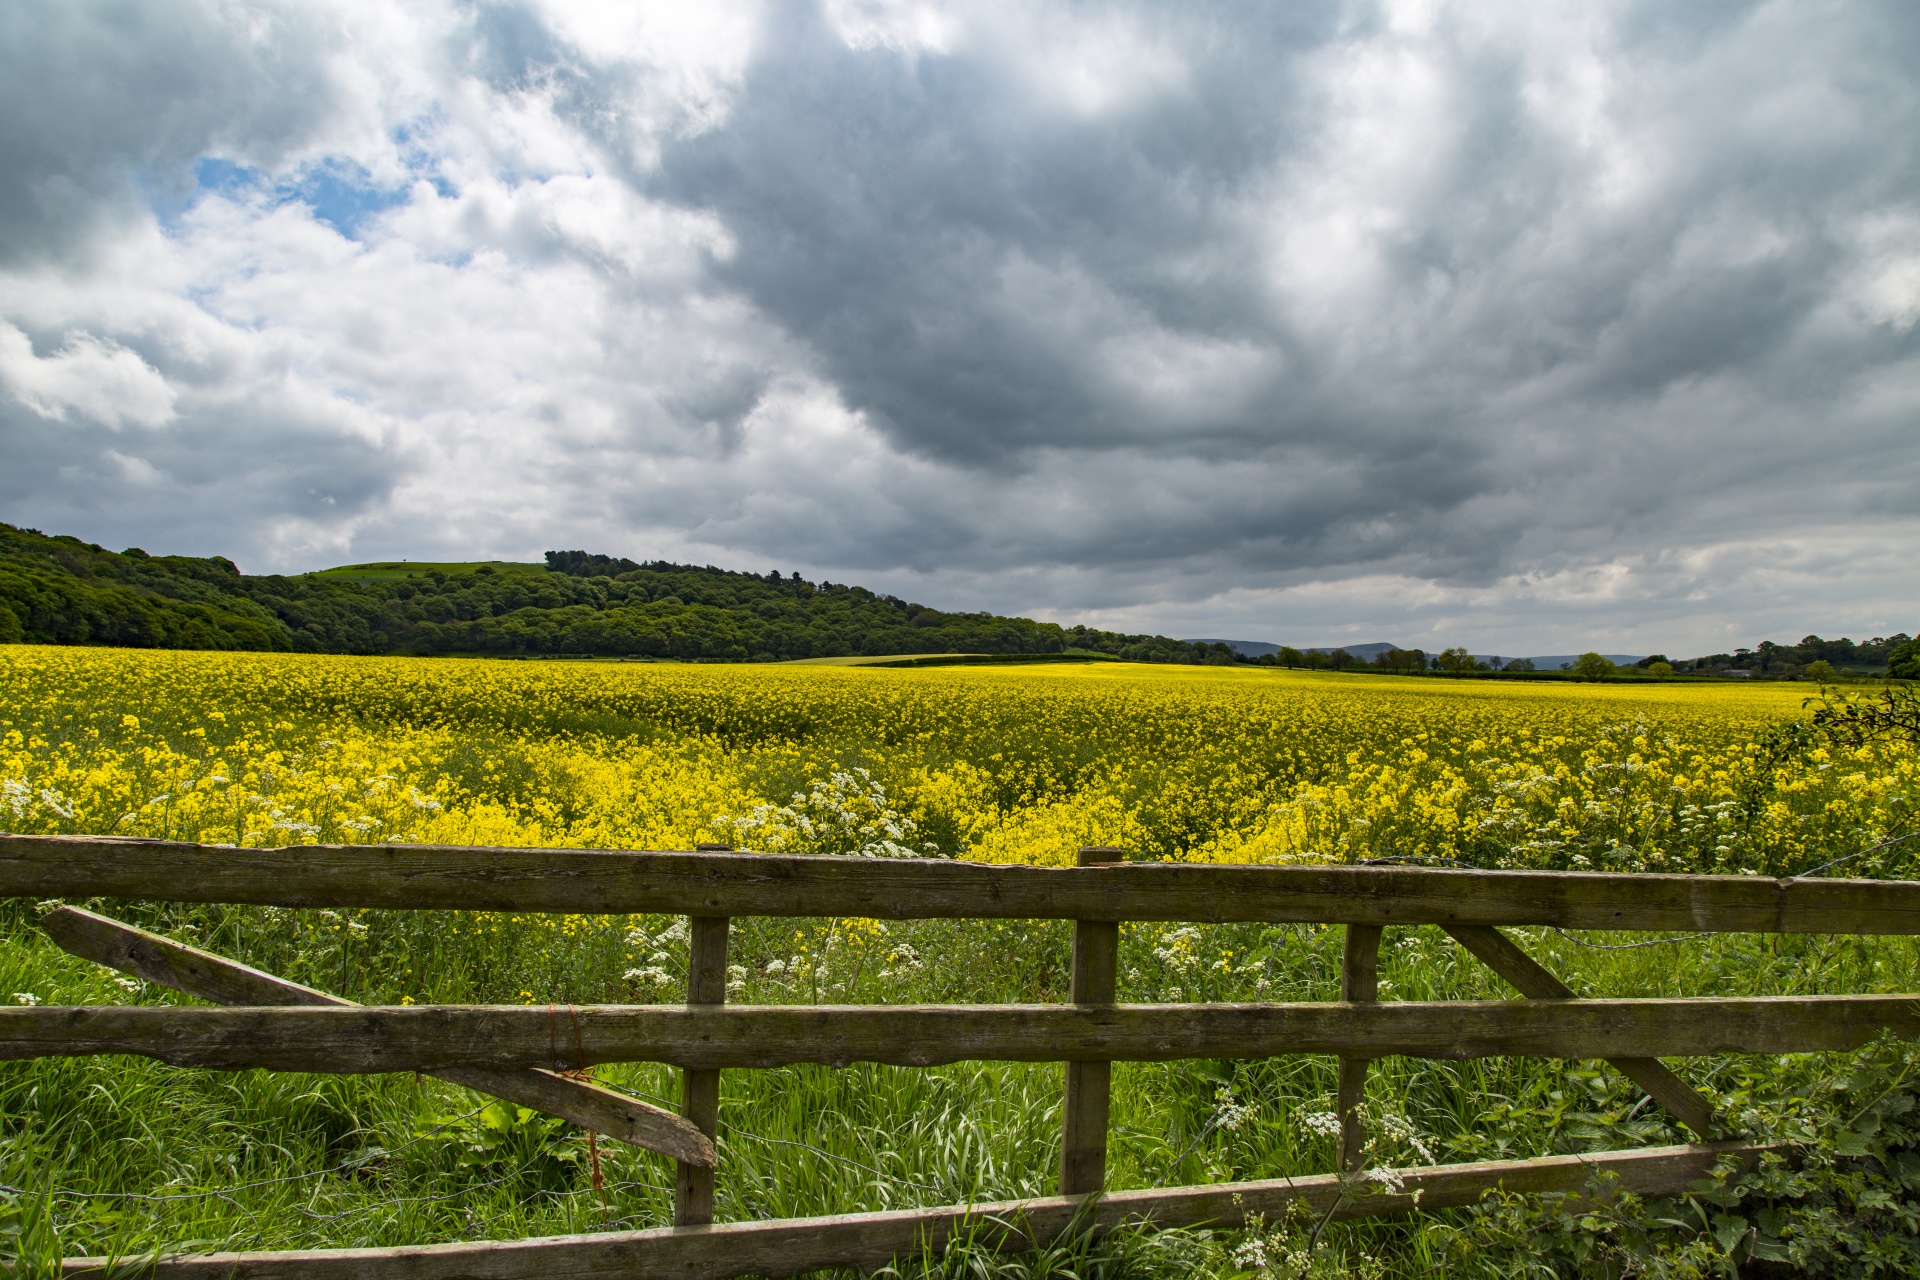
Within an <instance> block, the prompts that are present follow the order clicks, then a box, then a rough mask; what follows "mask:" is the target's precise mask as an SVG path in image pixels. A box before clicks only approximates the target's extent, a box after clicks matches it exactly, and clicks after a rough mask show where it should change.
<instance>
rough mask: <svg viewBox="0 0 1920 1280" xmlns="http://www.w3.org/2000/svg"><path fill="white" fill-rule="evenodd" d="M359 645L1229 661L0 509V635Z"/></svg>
mask: <svg viewBox="0 0 1920 1280" xmlns="http://www.w3.org/2000/svg"><path fill="white" fill-rule="evenodd" d="M9 641H11V642H21V641H26V642H30V643H39V644H105V645H127V646H133V647H140V648H162V649H254V650H270V651H284V652H298V653H351V654H386V653H413V654H454V653H472V654H496V655H534V654H587V655H601V656H622V657H643V658H677V659H682V660H694V661H698V660H707V661H728V662H750V661H760V662H773V661H780V660H785V659H793V658H824V657H845V656H872V655H880V654H895V653H898V654H935V653H1001V654H1049V653H1061V652H1065V651H1067V650H1084V651H1090V652H1097V653H1102V654H1108V655H1111V656H1113V657H1116V658H1123V659H1127V660H1131V661H1136V662H1180V663H1205V662H1232V661H1233V660H1234V655H1233V654H1232V652H1231V651H1230V650H1228V649H1227V647H1226V646H1224V645H1196V644H1191V643H1188V642H1184V641H1180V640H1173V639H1169V638H1168V637H1166V636H1154V635H1126V634H1121V633H1118V632H1111V631H1101V630H1097V629H1094V628H1089V627H1061V626H1059V625H1057V624H1055V623H1051V622H1036V621H1034V620H1033V619H1031V618H1014V617H1001V616H999V615H996V614H991V613H969V612H946V611H942V610H939V609H933V608H930V607H928V606H926V605H922V604H918V603H913V602H910V601H906V600H901V599H899V598H898V597H896V596H891V595H883V594H879V593H876V592H873V591H869V590H867V589H866V588H864V587H858V586H850V585H847V584H843V583H833V582H818V583H815V582H809V581H807V580H806V579H804V578H802V577H800V576H799V575H797V574H791V575H789V574H782V573H781V572H779V571H778V570H774V571H773V572H771V573H767V574H754V573H743V572H736V571H731V570H726V569H717V568H714V567H713V566H711V565H708V566H695V565H683V564H672V563H669V562H666V561H651V562H648V563H644V564H643V563H638V562H635V561H632V560H624V559H618V558H614V557H609V556H602V555H593V554H590V553H588V552H584V551H550V552H548V553H547V565H546V569H545V571H544V572H543V571H541V570H540V569H539V568H538V567H534V566H528V567H526V568H520V567H517V566H503V567H500V568H495V567H494V566H490V565H480V566H476V567H474V568H472V569H463V570H461V571H458V572H453V573H447V572H441V571H437V570H435V571H431V572H423V573H420V574H417V575H415V576H411V577H401V578H395V579H392V580H367V579H363V578H348V577H339V576H333V575H328V574H301V575H297V576H290V577H289V576H281V575H277V574H275V575H261V576H253V575H247V574H243V573H241V572H240V571H239V569H238V568H237V567H236V566H235V565H234V564H233V562H232V561H230V560H227V559H225V558H223V557H219V556H213V557H207V558H199V557H192V556H152V555H148V554H147V553H146V552H145V551H142V550H140V549H139V548H137V547H135V548H129V549H127V550H126V551H121V552H115V551H108V550H106V549H105V548H103V547H100V546H96V545H94V544H92V543H87V542H82V541H80V540H79V539H78V538H72V537H49V536H47V535H45V534H42V533H40V532H39V531H37V530H33V529H20V528H16V527H14V526H12V525H7V524H0V642H9Z"/></svg>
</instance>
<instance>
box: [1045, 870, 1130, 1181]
mask: <svg viewBox="0 0 1920 1280" xmlns="http://www.w3.org/2000/svg"><path fill="white" fill-rule="evenodd" d="M1124 856H1125V855H1124V854H1123V853H1122V852H1121V851H1120V850H1119V849H1108V848H1086V849H1082V850H1080V852H1079V855H1078V856H1077V857H1076V858H1075V862H1076V863H1077V864H1078V865H1080V866H1083V867H1095V866H1100V865H1102V864H1104V863H1110V862H1119V861H1120V860H1121V859H1122V858H1123V857H1124ZM1119 968H1120V925H1119V922H1118V921H1114V920H1075V921H1074V922H1073V988H1072V992H1071V994H1072V997H1073V1002H1074V1003H1075V1004H1112V1003H1113V998H1114V995H1115V989H1116V986H1117V980H1118V974H1119ZM1112 1083H1113V1064H1112V1063H1111V1062H1069V1063H1068V1064H1067V1097H1066V1105H1065V1106H1064V1107H1063V1108H1062V1121H1061V1134H1060V1194H1061V1195H1063V1196H1077V1195H1082V1194H1084V1193H1086V1192H1089V1191H1098V1190H1100V1186H1101V1184H1102V1183H1104V1182H1105V1181H1106V1177H1107V1101H1108V1095H1109V1093H1110V1092H1111V1086H1112Z"/></svg>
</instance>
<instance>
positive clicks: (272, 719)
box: [0, 645, 1920, 874]
mask: <svg viewBox="0 0 1920 1280" xmlns="http://www.w3.org/2000/svg"><path fill="white" fill-rule="evenodd" d="M1812 691H1813V690H1812V689H1811V687H1810V686H1806V685H1784V686H1783V685H1754V686H1739V685H1711V686H1703V685H1657V686H1650V685H1618V686H1615V685H1597V686H1596V685H1574V684H1559V683H1552V684H1549V683H1538V684H1520V683H1500V682H1490V681H1443V680H1422V679H1410V678H1404V677H1400V678H1396V677H1390V676H1355V675H1332V674H1309V673H1295V672H1285V671H1273V670H1267V669H1245V668H1237V669H1236V668H1224V669H1223V668H1176V667H1143V666H1122V665H1119V664H1113V665H1106V664H1101V665H1090V666H1059V667H1019V668H1011V669H995V668H981V667H971V668H969V667H953V668H934V669H920V670H912V669H906V670H900V669H871V668H869V669H861V668H844V667H786V666H779V667H776V666H677V665H649V664H621V663H585V662H512V661H481V660H464V659H423V658H348V657H314V656H288V655H267V654H223V653H204V652H201V653H181V652H161V651H145V650H113V649H74V648H48V647H35V646H22V645H9V646H0V826H4V827H6V828H8V829H11V830H13V831H18V832H51V831H69V832H96V833H122V834H128V835H143V836H157V837H165V838H171V839H185V840H201V841H208V842H215V843H232V844H243V845H254V846H259V845H281V844H297V843H310V842H375V841H427V842H436V843H458V844H494V845H528V846H532V845H542V846H573V847H601V848H687V847H690V846H691V845H693V844H694V843H696V842H707V841H727V842H732V843H735V844H737V845H739V846H741V847H747V848H756V849H767V850H791V851H798V852H842V853H846V852H864V853H869V854H877V855H886V856H902V855H919V856H925V855H928V854H935V855H939V856H960V857H966V858H974V859H983V860H990V861H1006V862H1029V863H1043V864H1047V863H1061V862H1064V861H1066V860H1068V859H1070V858H1071V856H1072V852H1073V850H1074V848H1075V847H1076V846H1078V845H1083V844H1118V845H1121V846H1123V847H1125V848H1127V849H1129V850H1130V851H1132V852H1133V853H1134V854H1135V855H1136V856H1143V857H1159V858H1181V859H1195V860H1209V861H1255V862H1288V861H1320V860H1332V861H1348V860H1356V859H1360V858H1371V857H1400V858H1420V859H1456V860H1460V861H1463V862H1470V863H1472V864H1474V865H1482V866H1495V865H1505V866H1537V867H1561V868H1588V867H1590V868H1593V869H1623V870H1625V869H1636V870H1700V871H1748V872H1761V873H1770V874H1779V873H1783V872H1790V871H1794V870H1800V869H1804V868H1806V867H1808V866H1811V865H1814V864H1815V863H1818V862H1821V861H1824V860H1826V859H1828V858H1832V857H1836V856H1839V855H1841V854H1843V853H1847V852H1851V851H1852V850H1854V849H1857V848H1863V847H1865V846H1867V845H1869V844H1872V843H1874V842H1875V841H1877V840H1880V839H1882V838H1884V837H1885V836H1886V835H1887V833H1889V832H1892V831H1896V830H1900V829H1903V828H1902V824H1903V823H1907V822H1908V821H1909V820H1910V817H1911V815H1912V813H1913V808H1914V805H1915V802H1916V799H1920V763H1917V762H1916V759H1915V753H1914V751H1913V750H1912V748H1911V747H1908V746H1897V745H1881V746H1871V747H1867V748H1862V749H1858V750H1838V749H1833V748H1830V747H1821V746H1819V745H1817V744H1815V743H1808V742H1804V741H1799V740H1796V739H1792V738H1790V737H1787V736H1784V735H1783V734H1782V733H1781V732H1780V726H1784V725H1787V724H1789V723H1791V722H1794V721H1804V720H1805V719H1806V718H1807V717H1806V712H1805V711H1804V709H1803V707H1802V702H1803V700H1804V699H1805V698H1806V696H1807V695H1808V694H1809V693H1810V692H1812ZM1895 852H1896V853H1897V852H1898V850H1896V851H1895ZM1883 856H1884V855H1876V857H1883ZM1856 865H1858V866H1860V868H1861V869H1862V870H1863V871H1864V870H1869V869H1871V866H1872V865H1873V864H1872V863H1871V861H1863V862H1861V863H1859V864H1856Z"/></svg>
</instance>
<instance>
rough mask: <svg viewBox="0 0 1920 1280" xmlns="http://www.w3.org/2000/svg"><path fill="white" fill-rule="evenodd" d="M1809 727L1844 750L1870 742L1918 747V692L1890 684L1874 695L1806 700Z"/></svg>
mask: <svg viewBox="0 0 1920 1280" xmlns="http://www.w3.org/2000/svg"><path fill="white" fill-rule="evenodd" d="M1807 702H1808V705H1810V706H1812V707H1813V726H1814V728H1815V729H1817V730H1818V731H1819V732H1820V733H1821V734H1823V735H1824V736H1825V737H1826V738H1827V740H1828V741H1830V742H1835V743H1838V744H1840V745H1842V746H1848V747H1864V746H1866V745H1867V744H1868V743H1870V742H1905V743H1908V744H1911V745H1913V746H1920V692H1916V691H1915V690H1914V689H1912V688H1911V687H1908V686H1904V685H1893V686H1889V687H1888V688H1885V689H1882V690H1880V691H1879V692H1878V693H1874V694H1866V695H1863V694H1844V693H1843V694H1839V695H1836V696H1831V697H1823V698H1809V699H1808V700H1807Z"/></svg>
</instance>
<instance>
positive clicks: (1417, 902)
mask: <svg viewBox="0 0 1920 1280" xmlns="http://www.w3.org/2000/svg"><path fill="white" fill-rule="evenodd" d="M81 895H87V896H100V897H110V898H144V899H148V900H154V901H168V902H238V903H253V904H258V905H271V906H282V907H369V908H373V907H383V908H397V909H403V910H416V909H430V908H446V909H457V910H472V911H536V912H537V911H558V912H576V913H581V914H594V913H603V914H604V913H611V914H621V915H624V914H629V913H643V912H645V913H657V914H664V915H692V916H863V917H868V918H872V919H883V920H907V919H936V918H962V917H967V918H976V919H987V918H998V919H1030V920H1039V919H1053V920H1182V921H1194V922H1198V923H1206V924H1219V923H1227V922H1231V921H1257V922H1267V923H1274V924H1287V923H1316V922H1318V923H1325V922H1332V923H1338V924H1357V925H1405V924H1439V925H1451V924H1461V925H1468V924H1477V925H1554V926H1557V927H1559V928H1562V929H1642V930H1684V931H1710V932H1725V933H1882V934H1913V933H1920V883H1914V882H1907V881H1901V882H1898V883H1889V882H1886V881H1878V880H1825V879H1822V880H1772V879H1767V878H1764V877H1759V876H1670V875H1634V876H1630V877H1628V876H1619V875H1608V874H1603V873H1583V872H1582V873H1577V872H1559V871H1452V870H1442V869H1437V868H1428V867H1404V866H1384V867H1368V866H1283V867H1264V866H1217V865H1198V864H1176V863H1140V862H1126V863H1113V864H1096V865H1090V866H1082V867H1025V866H1001V865H992V864H986V863H972V862H951V861H927V860H920V859H899V860H897V861H896V860H892V859H873V858H816V857H782V856H775V855H770V854H757V853H620V852H601V851H582V850H571V849H486V848H465V847H455V846H447V845H299V846H295V847H293V848H289V849H227V848H218V847H213V846H206V845H189V844H175V843H170V842H167V841H162V840H122V839H117V838H113V837H105V836H0V896H8V897H26V896H31V897H40V898H48V897H70V896H81Z"/></svg>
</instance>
